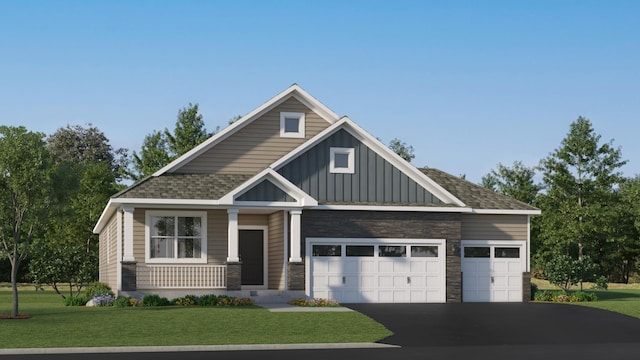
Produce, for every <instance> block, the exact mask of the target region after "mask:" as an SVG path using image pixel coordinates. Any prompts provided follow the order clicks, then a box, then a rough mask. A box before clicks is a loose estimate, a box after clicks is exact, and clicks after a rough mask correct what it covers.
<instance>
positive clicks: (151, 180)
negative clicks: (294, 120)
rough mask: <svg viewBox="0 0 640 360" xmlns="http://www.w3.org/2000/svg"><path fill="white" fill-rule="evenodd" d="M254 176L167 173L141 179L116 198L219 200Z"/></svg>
mask: <svg viewBox="0 0 640 360" xmlns="http://www.w3.org/2000/svg"><path fill="white" fill-rule="evenodd" d="M251 177H252V176H251V175H235V174H222V175H220V174H163V175H161V176H157V177H148V178H146V179H144V180H141V181H140V182H138V183H136V184H134V185H132V186H131V187H130V188H128V189H126V190H124V191H122V192H119V193H118V194H116V195H114V196H113V197H114V198H138V199H206V200H217V199H219V198H221V197H222V196H224V195H226V194H227V193H228V192H230V191H231V190H233V189H235V188H236V187H238V186H239V185H240V184H242V183H244V182H245V181H247V180H249V178H251Z"/></svg>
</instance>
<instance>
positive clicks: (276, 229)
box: [268, 211, 285, 290]
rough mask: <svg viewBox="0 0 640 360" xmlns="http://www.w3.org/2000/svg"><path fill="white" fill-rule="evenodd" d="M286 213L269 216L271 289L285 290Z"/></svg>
mask: <svg viewBox="0 0 640 360" xmlns="http://www.w3.org/2000/svg"><path fill="white" fill-rule="evenodd" d="M284 214H285V213H284V212H283V211H276V212H275V213H273V214H271V215H270V216H269V282H268V283H269V289H273V290H284Z"/></svg>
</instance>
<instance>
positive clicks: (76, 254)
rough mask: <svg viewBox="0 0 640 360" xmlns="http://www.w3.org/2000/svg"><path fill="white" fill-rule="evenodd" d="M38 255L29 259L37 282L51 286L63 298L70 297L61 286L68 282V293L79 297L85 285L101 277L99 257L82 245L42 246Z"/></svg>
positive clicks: (30, 268)
mask: <svg viewBox="0 0 640 360" xmlns="http://www.w3.org/2000/svg"><path fill="white" fill-rule="evenodd" d="M36 255H37V256H34V257H33V258H32V259H31V261H30V262H29V271H30V273H31V276H32V277H33V280H34V282H35V284H36V285H37V286H42V285H45V284H46V285H51V287H53V289H54V290H55V291H56V293H58V294H59V295H60V296H62V298H63V299H66V296H65V295H64V293H63V292H62V291H61V289H60V285H61V284H66V285H67V288H68V289H69V295H68V296H78V295H79V294H80V291H81V290H82V287H83V286H84V285H85V284H88V283H90V282H91V281H93V280H95V279H96V278H97V276H98V271H97V267H96V264H97V263H98V257H97V256H96V254H95V252H88V251H86V249H85V247H84V246H82V245H62V246H55V247H50V246H42V247H39V248H38V249H37V254H36Z"/></svg>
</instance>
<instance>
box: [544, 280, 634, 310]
mask: <svg viewBox="0 0 640 360" xmlns="http://www.w3.org/2000/svg"><path fill="white" fill-rule="evenodd" d="M532 282H533V283H535V284H536V285H537V286H538V289H540V290H557V289H558V288H557V287H555V286H553V285H551V284H549V282H548V281H546V280H540V279H532ZM608 286H609V290H590V287H591V284H588V283H585V284H583V289H584V290H585V291H589V292H594V293H596V295H597V296H598V301H595V302H580V303H572V304H573V305H580V306H588V307H592V308H597V309H603V310H609V311H613V312H617V313H621V314H625V315H629V316H633V317H636V318H640V284H609V285H608ZM571 290H579V288H578V287H577V286H574V287H572V288H571Z"/></svg>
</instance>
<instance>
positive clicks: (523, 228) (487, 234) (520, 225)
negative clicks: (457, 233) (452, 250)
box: [462, 215, 528, 240]
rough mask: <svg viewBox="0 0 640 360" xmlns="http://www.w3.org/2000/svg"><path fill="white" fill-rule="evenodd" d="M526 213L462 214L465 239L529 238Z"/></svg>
mask: <svg viewBox="0 0 640 360" xmlns="http://www.w3.org/2000/svg"><path fill="white" fill-rule="evenodd" d="M527 223H528V220H527V216H526V215H462V239H463V240H527V239H528V227H527Z"/></svg>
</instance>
